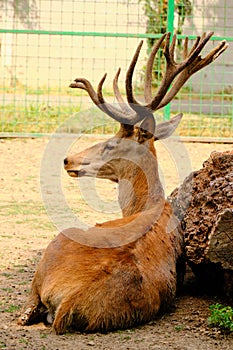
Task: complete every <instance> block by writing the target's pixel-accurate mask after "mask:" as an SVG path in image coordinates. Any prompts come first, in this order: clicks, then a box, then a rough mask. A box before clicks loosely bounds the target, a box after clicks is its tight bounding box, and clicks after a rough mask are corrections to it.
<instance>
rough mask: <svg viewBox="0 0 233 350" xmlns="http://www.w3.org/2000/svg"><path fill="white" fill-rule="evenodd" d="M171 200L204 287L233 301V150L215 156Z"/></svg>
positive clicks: (189, 253) (191, 260) (191, 263)
mask: <svg viewBox="0 0 233 350" xmlns="http://www.w3.org/2000/svg"><path fill="white" fill-rule="evenodd" d="M169 200H170V202H171V204H172V206H173V210H174V212H175V215H176V216H177V217H178V219H179V220H180V221H181V226H182V229H183V234H184V240H185V251H186V258H187V263H188V264H189V265H190V267H191V268H192V270H193V272H194V274H195V275H196V277H197V279H198V281H199V282H200V284H201V286H202V287H203V288H204V289H205V290H208V291H210V292H211V293H213V294H214V293H216V292H223V293H224V294H225V295H226V296H228V297H230V298H232V299H233V151H227V152H223V153H222V152H213V153H211V155H210V158H209V159H208V160H207V161H205V162H204V164H203V168H202V169H200V170H198V171H194V172H193V173H191V174H190V175H189V176H188V177H187V178H186V179H185V180H184V182H183V184H182V185H181V186H180V187H179V188H176V189H175V190H174V191H173V192H172V193H171V195H170V197H169Z"/></svg>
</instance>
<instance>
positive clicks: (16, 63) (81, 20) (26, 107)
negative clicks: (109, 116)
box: [0, 0, 233, 140]
mask: <svg viewBox="0 0 233 350" xmlns="http://www.w3.org/2000/svg"><path fill="white" fill-rule="evenodd" d="M0 6H1V9H2V11H1V13H2V15H1V16H0V23H1V26H0V44H1V49H0V113H1V129H0V132H1V135H3V136H11V135H13V136H22V135H34V136H35V135H41V134H46V133H51V132H54V131H55V130H56V129H57V128H58V127H61V125H62V127H63V129H61V130H65V131H71V132H72V131H73V132H75V131H77V129H76V125H77V119H78V118H84V120H87V123H86V126H85V125H84V124H83V123H82V125H84V126H85V129H86V131H87V130H88V129H89V128H90V130H89V132H101V133H103V132H112V131H113V129H114V128H115V125H114V124H113V125H111V127H109V123H108V122H107V120H106V119H105V116H104V115H102V114H101V113H100V112H98V111H96V109H95V108H93V109H90V108H91V107H92V103H91V102H90V101H89V98H88V97H87V96H86V95H85V93H83V92H81V91H78V90H77V89H70V88H69V87H68V86H69V84H70V82H71V81H72V80H73V79H74V78H76V77H77V76H79V77H86V78H87V79H89V80H90V81H91V82H92V83H93V85H94V86H96V85H97V84H98V82H99V80H100V79H101V77H102V76H103V74H104V73H105V72H107V73H108V77H107V80H106V83H105V85H104V92H105V95H106V96H107V98H108V99H109V100H110V101H111V100H113V94H112V79H113V77H114V75H115V72H116V71H117V69H118V67H121V69H122V73H121V76H120V79H119V85H120V89H121V91H122V93H123V94H124V76H125V73H126V71H127V67H128V65H129V62H130V59H131V57H132V55H133V54H134V51H135V48H136V46H137V44H138V42H139V40H141V38H143V40H144V45H143V50H142V53H141V56H140V61H139V62H138V65H137V72H136V75H135V79H134V85H135V87H136V88H137V91H138V95H139V96H140V94H141V90H142V81H143V75H144V65H145V60H146V57H147V55H148V51H149V50H150V47H151V45H152V44H153V42H154V40H155V39H156V38H159V37H160V36H161V34H162V33H163V32H165V31H167V30H169V31H171V32H172V33H177V37H178V52H177V55H178V56H179V47H180V49H181V48H182V39H183V38H184V37H185V36H186V35H187V36H188V37H189V40H190V42H191V43H192V42H193V40H194V39H195V37H196V35H201V34H202V33H203V32H205V31H214V36H213V37H212V39H211V41H210V43H209V44H208V45H207V47H206V50H205V51H206V52H207V51H208V50H210V49H211V48H212V47H214V46H216V45H217V43H218V42H219V41H221V40H224V39H226V40H227V41H228V42H229V48H228V50H227V51H226V52H225V53H224V54H223V55H222V56H221V57H220V58H218V60H216V61H215V62H214V63H213V64H212V65H210V66H209V67H207V68H205V69H204V70H203V71H201V72H199V73H198V74H196V75H195V76H194V77H192V78H191V79H190V80H189V81H188V82H187V83H186V85H185V86H184V87H183V88H182V90H181V91H180V93H179V94H178V96H177V97H176V98H175V99H174V101H172V102H171V104H170V106H169V107H166V108H165V110H164V111H163V114H162V115H159V118H169V117H170V116H172V114H173V113H175V112H177V111H181V112H183V113H184V114H185V117H184V119H183V122H182V125H181V127H180V130H179V132H180V135H182V136H187V137H199V138H200V137H204V138H207V137H208V138H211V137H212V138H213V137H214V138H217V139H226V138H227V139H228V140H229V139H230V138H232V135H233V98H232V95H233V85H232V81H233V62H232V54H233V44H232V40H233V37H231V35H232V32H233V30H232V29H233V3H232V1H231V0H167V1H162V0H153V1H152V0H145V1H142V0H120V1H119V0H110V1H107V0H101V1H92V0H78V1H77V0H66V1H62V0H59V1H49V0H21V1H12V0H0ZM205 51H204V52H203V54H204V53H205ZM156 64H157V68H156V69H155V71H156V74H157V76H155V83H154V88H155V90H156V88H157V85H158V84H159V78H161V76H162V70H163V67H164V63H163V61H162V57H160V58H159V60H158V62H156ZM156 77H157V78H156ZM156 79H157V80H158V81H156ZM80 110H81V111H82V113H78V112H79V111H80ZM85 110H87V111H88V112H87V113H84V111H85ZM90 110H91V112H90ZM71 116H72V118H71ZM88 118H89V119H90V118H92V121H93V120H94V121H95V123H94V125H102V126H101V127H100V128H96V127H95V128H94V129H93V127H91V125H90V123H88ZM106 124H108V125H106Z"/></svg>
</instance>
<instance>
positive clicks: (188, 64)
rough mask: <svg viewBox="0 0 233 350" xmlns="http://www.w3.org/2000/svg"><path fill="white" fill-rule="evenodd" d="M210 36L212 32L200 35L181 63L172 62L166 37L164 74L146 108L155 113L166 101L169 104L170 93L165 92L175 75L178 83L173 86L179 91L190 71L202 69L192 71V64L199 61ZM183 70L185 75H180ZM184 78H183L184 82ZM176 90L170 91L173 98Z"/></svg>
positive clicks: (171, 53)
mask: <svg viewBox="0 0 233 350" xmlns="http://www.w3.org/2000/svg"><path fill="white" fill-rule="evenodd" d="M212 35H213V32H210V33H208V34H207V35H206V34H205V33H204V34H203V35H202V37H201V39H199V38H197V40H196V42H195V43H194V46H193V47H192V49H191V51H190V53H189V54H186V56H187V57H186V58H185V59H184V61H183V62H181V63H176V62H175V61H174V60H173V49H172V50H171V49H169V45H168V38H169V36H167V38H166V45H165V48H164V55H165V58H166V62H167V66H166V72H165V75H164V77H163V80H162V83H161V86H160V88H159V91H158V92H157V94H156V96H155V97H154V99H153V100H152V101H151V103H149V104H148V105H147V106H146V107H147V108H150V109H151V110H152V111H156V110H157V109H159V108H161V106H165V102H166V104H167V103H168V102H167V101H168V100H169V102H170V101H171V98H170V96H171V91H169V92H168V93H167V91H168V89H169V86H170V85H171V83H172V81H173V80H174V79H175V77H176V76H177V75H180V76H179V80H180V82H178V81H177V82H176V84H174V85H175V86H176V89H177V87H179V89H180V88H181V86H182V85H183V84H184V83H185V81H186V80H187V79H188V78H189V76H190V75H191V74H190V70H192V74H193V73H195V72H196V71H197V70H199V69H201V68H202V66H201V67H200V68H198V69H195V70H193V67H194V64H195V65H196V64H197V61H200V60H201V57H200V56H199V54H200V52H201V50H202V49H203V47H204V46H205V45H206V43H207V42H208V41H209V39H210V38H211V36H212ZM185 50H186V48H185ZM209 63H210V62H209ZM206 64H208V63H206ZM206 64H205V65H206ZM203 67H204V65H203ZM186 68H187V69H186ZM184 70H185V71H186V73H184V74H183V75H181V74H180V73H181V72H182V71H184ZM184 76H185V80H184ZM176 89H172V92H173V93H174V94H173V95H172V96H173V97H174V96H175V94H176V93H177V92H178V91H179V89H178V90H177V91H176ZM166 93H167V95H168V97H169V98H168V97H167V96H166Z"/></svg>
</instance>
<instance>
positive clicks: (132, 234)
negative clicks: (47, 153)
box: [19, 128, 182, 334]
mask: <svg viewBox="0 0 233 350" xmlns="http://www.w3.org/2000/svg"><path fill="white" fill-rule="evenodd" d="M135 135H136V136H134V137H135V140H133V142H135V141H136V140H137V137H138V136H137V135H138V130H137V129H136V128H135ZM118 136H119V135H118ZM118 136H117V137H118ZM121 137H124V136H121ZM130 137H131V138H132V136H130ZM98 147H99V146H98V145H97V148H98ZM141 147H146V148H147V150H148V151H149V154H150V155H152V156H153V161H151V162H150V167H152V170H153V171H152V172H151V175H150V176H151V180H153V181H152V183H151V184H150V183H148V181H147V179H146V176H145V175H144V174H143V172H142V169H141V168H138V167H136V168H135V169H134V168H133V165H132V164H131V163H130V162H129V163H127V164H126V165H127V168H124V167H122V164H121V165H120V168H122V169H123V168H124V169H125V174H124V176H123V177H124V178H125V177H126V178H127V176H128V175H129V176H132V174H131V173H132V172H133V177H132V179H131V180H132V182H133V188H134V195H135V197H134V198H133V200H132V203H130V204H129V205H128V206H127V208H126V209H125V210H126V211H127V213H129V215H127V214H124V211H123V214H124V217H123V218H122V219H117V220H113V221H109V222H106V223H102V224H97V225H96V227H93V228H90V229H89V230H87V231H83V230H80V229H77V228H71V229H68V230H65V231H64V232H62V233H60V234H59V235H58V236H57V237H56V238H55V239H54V240H53V241H52V242H51V243H50V244H49V246H48V247H47V249H46V251H45V253H44V255H43V257H42V260H41V261H40V263H39V264H38V267H37V271H36V273H35V276H34V278H33V282H32V288H31V295H30V298H29V300H28V303H27V306H26V307H25V311H24V313H23V314H22V316H21V318H20V319H19V324H31V323H34V322H37V321H40V320H44V321H45V320H46V316H47V319H48V320H49V319H50V321H52V323H53V324H52V326H53V329H54V331H55V332H56V333H57V334H61V333H64V332H65V331H66V330H67V329H70V328H74V329H76V330H80V331H102V332H105V331H109V330H114V329H122V328H128V327H132V326H135V325H138V324H141V323H145V322H148V321H150V320H152V319H154V318H155V316H156V315H157V313H158V312H159V311H164V310H166V309H167V308H169V307H170V306H171V305H172V304H173V302H174V297H175V294H176V284H177V277H178V276H177V262H178V260H179V258H180V257H181V256H182V239H181V237H180V235H179V232H178V231H177V230H176V229H175V228H174V225H173V223H172V210H171V208H170V206H169V204H168V203H167V202H166V201H165V200H164V197H163V192H162V191H161V188H160V183H159V178H158V174H157V161H156V153H155V149H154V145H153V140H149V141H147V142H145V145H144V146H141ZM87 154H88V157H89V159H92V160H93V161H94V157H96V149H95V147H91V148H90V149H88V150H86V151H84V152H82V153H81V154H79V155H76V156H75V157H74V158H72V159H71V160H70V163H69V164H72V169H73V167H74V166H75V164H76V163H77V162H78V163H79V164H82V162H83V159H84V158H86V156H87ZM144 158H145V157H144V156H143V157H142V160H141V164H142V165H143V161H144ZM146 161H147V162H148V160H146ZM124 162H125V160H124ZM153 162H154V164H153ZM112 166H113V165H112ZM116 166H119V165H118V163H117V165H116ZM153 166H154V169H153ZM104 171H105V169H104V170H102V172H104ZM117 171H118V169H116V168H114V170H113V172H115V173H117ZM106 173H107V172H106ZM101 174H102V173H101ZM127 174H128V175H127ZM149 174H150V173H149ZM101 176H102V175H101ZM108 176H110V177H111V176H112V175H111V174H110V175H109V173H108V175H106V178H108ZM150 186H152V188H153V190H152V192H151V189H150ZM154 189H155V190H154ZM123 192H124V194H125V193H126V191H125V189H124V188H123ZM126 194H127V193H126ZM130 213H131V215H130ZM80 241H81V242H82V243H79V242H80ZM95 246H96V247H98V248H95ZM178 273H179V272H178ZM179 279H180V278H179Z"/></svg>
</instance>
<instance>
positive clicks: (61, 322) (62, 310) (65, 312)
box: [52, 298, 73, 334]
mask: <svg viewBox="0 0 233 350" xmlns="http://www.w3.org/2000/svg"><path fill="white" fill-rule="evenodd" d="M72 319H73V308H72V300H71V298H67V299H66V300H64V301H62V302H61V304H60V305H59V307H58V309H57V311H56V314H55V319H54V322H53V325H52V328H53V330H54V331H55V333H56V334H63V333H64V332H65V331H66V330H67V328H68V327H69V326H70V325H71V323H72Z"/></svg>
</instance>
